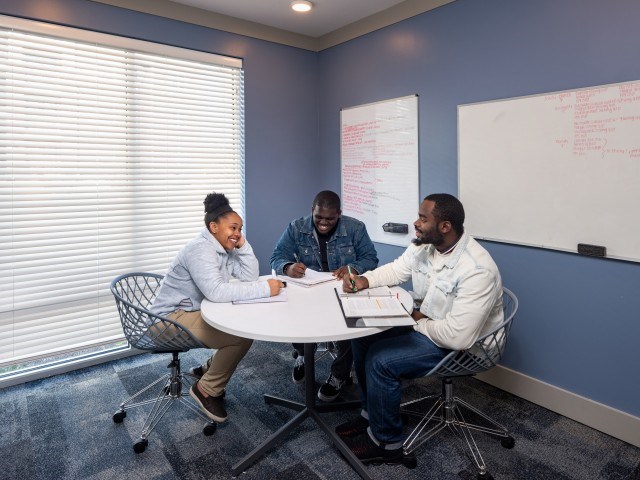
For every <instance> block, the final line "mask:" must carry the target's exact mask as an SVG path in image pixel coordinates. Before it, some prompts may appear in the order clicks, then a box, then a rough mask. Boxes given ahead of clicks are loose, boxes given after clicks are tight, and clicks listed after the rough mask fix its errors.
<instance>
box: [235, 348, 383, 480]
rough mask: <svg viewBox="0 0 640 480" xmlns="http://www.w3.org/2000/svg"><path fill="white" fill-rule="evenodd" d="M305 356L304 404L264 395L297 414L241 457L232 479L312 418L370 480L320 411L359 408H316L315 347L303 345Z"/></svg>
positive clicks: (330, 405) (355, 403)
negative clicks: (290, 432) (306, 360)
mask: <svg viewBox="0 0 640 480" xmlns="http://www.w3.org/2000/svg"><path fill="white" fill-rule="evenodd" d="M304 357H305V358H307V359H311V361H309V362H308V363H306V362H305V380H304V386H305V395H304V397H305V401H304V403H300V402H296V401H293V400H288V399H284V398H279V397H274V396H271V395H265V396H264V401H265V402H266V403H268V404H272V405H279V406H281V407H286V408H290V409H292V410H296V411H298V412H299V413H298V414H297V415H296V416H295V417H293V418H292V419H291V420H289V421H288V422H287V423H285V424H284V425H283V426H282V427H280V429H278V431H276V432H275V433H273V434H272V435H271V436H269V438H267V439H266V440H265V441H264V442H262V444H261V445H259V446H258V447H257V448H255V449H254V450H253V451H252V452H250V453H249V454H248V455H247V456H246V457H244V458H243V459H242V460H241V461H240V462H238V463H237V464H236V465H234V466H233V468H232V474H233V476H234V477H235V476H237V475H238V474H239V473H242V472H244V471H245V470H246V469H247V468H249V467H250V466H251V465H253V464H254V463H255V462H256V461H257V460H258V459H259V458H260V457H261V456H262V455H263V454H264V453H265V452H266V451H267V450H269V449H271V448H272V447H273V446H275V445H276V444H277V443H278V442H279V441H280V440H281V438H282V437H284V436H285V435H287V433H289V431H291V430H293V429H294V428H295V427H297V426H298V425H300V424H301V423H302V422H303V421H304V420H306V419H307V418H311V419H313V420H314V421H315V422H316V423H317V424H318V426H319V427H320V428H321V429H322V430H323V431H324V432H325V433H326V434H327V436H328V437H329V439H331V441H332V442H333V444H334V445H335V446H336V447H337V448H338V450H340V452H341V453H342V455H343V456H344V457H345V458H346V460H347V461H348V462H349V463H350V464H351V466H352V467H353V469H354V470H355V471H356V472H358V474H359V475H360V476H361V477H362V478H363V479H365V480H371V477H370V476H369V474H368V473H367V470H366V468H365V467H364V465H363V464H362V462H361V461H360V460H358V458H357V457H356V456H355V455H354V454H353V452H352V451H351V450H349V448H347V446H346V445H345V444H344V443H343V442H342V440H341V439H340V437H339V436H338V435H337V434H336V433H335V432H334V431H333V429H332V428H330V427H329V425H327V423H326V422H325V421H324V420H323V418H322V417H321V416H320V413H323V412H337V411H341V410H347V409H353V408H358V407H359V406H360V402H358V401H351V402H337V403H327V404H321V405H316V391H315V389H316V375H315V365H314V361H313V357H314V346H313V344H312V343H305V345H304Z"/></svg>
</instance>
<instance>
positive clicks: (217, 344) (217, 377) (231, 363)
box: [167, 310, 253, 397]
mask: <svg viewBox="0 0 640 480" xmlns="http://www.w3.org/2000/svg"><path fill="white" fill-rule="evenodd" d="M167 318H169V319H170V320H173V321H175V322H177V323H179V324H181V325H183V326H184V327H186V328H188V329H189V331H190V332H191V333H192V334H193V336H194V337H196V338H197V339H198V340H200V341H201V342H202V343H203V344H204V345H206V346H207V347H209V348H212V349H216V350H218V351H217V352H216V353H214V354H213V355H212V356H211V358H209V360H208V361H207V363H206V364H205V365H203V366H202V369H203V370H204V372H205V373H204V375H203V376H202V378H201V379H200V386H201V387H202V389H203V390H204V391H205V392H207V393H208V394H209V395H212V396H214V397H217V396H220V395H222V393H223V392H224V389H225V387H226V386H227V383H229V379H230V378H231V375H233V372H235V370H236V367H237V366H238V363H239V362H240V360H242V358H243V357H244V356H245V355H246V353H247V352H248V351H249V347H251V344H252V343H253V340H250V339H248V338H242V337H236V336H235V335H231V334H229V333H225V332H222V331H220V330H218V329H217V328H214V327H212V326H211V325H209V324H208V323H207V322H205V321H204V319H203V318H202V314H201V313H200V310H196V311H194V312H185V311H184V310H176V311H175V312H173V313H172V314H170V315H167Z"/></svg>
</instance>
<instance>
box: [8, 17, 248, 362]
mask: <svg viewBox="0 0 640 480" xmlns="http://www.w3.org/2000/svg"><path fill="white" fill-rule="evenodd" d="M13 21H18V20H17V19H11V22H13ZM11 22H9V23H11ZM18 22H19V23H20V27H21V28H15V27H7V26H6V23H7V21H6V17H5V20H3V21H2V22H0V292H1V297H0V298H2V300H1V301H0V364H7V363H15V362H17V361H21V360H23V359H26V358H32V357H35V356H48V355H51V354H53V353H55V352H59V351H62V350H73V349H79V348H85V347H86V346H88V345H92V344H97V343H104V342H108V341H112V340H115V339H118V338H121V337H122V330H121V327H120V322H119V319H118V316H117V312H116V309H115V304H114V301H113V297H112V295H111V293H110V291H109V284H110V282H111V280H112V279H113V278H114V277H115V276H117V275H119V274H121V273H124V272H131V271H151V272H157V273H164V272H165V271H166V268H167V266H168V264H169V262H170V261H171V260H172V258H173V257H174V256H175V254H176V253H177V252H178V250H179V249H180V248H181V247H182V246H183V245H184V244H185V243H187V242H188V241H189V240H190V239H191V238H193V237H194V236H195V235H196V234H197V232H198V231H199V230H200V229H201V228H203V227H204V224H203V215H204V207H203V204H202V201H203V200H204V197H205V196H206V194H207V193H209V192H211V191H217V192H222V193H225V194H226V195H227V197H228V198H229V199H230V201H231V204H232V206H233V208H234V209H236V210H237V211H238V212H240V213H241V214H243V212H244V132H243V109H244V104H243V76H242V69H241V68H240V66H241V65H240V62H239V61H238V60H235V59H226V58H225V57H219V56H215V55H208V54H202V53H200V52H189V51H183V50H181V49H176V48H172V47H169V48H168V49H167V50H170V53H171V55H166V54H162V53H158V52H162V51H163V47H162V46H158V45H154V44H148V43H146V42H137V41H130V40H126V39H124V40H123V39H121V38H117V37H111V36H108V35H102V34H88V33H86V32H82V31H77V30H74V29H66V28H61V27H55V29H56V35H55V36H54V35H48V34H46V30H47V28H50V27H48V26H46V25H45V26H44V27H43V24H36V23H35V22H26V21H18ZM3 23H4V24H3ZM32 23H33V24H34V25H35V26H34V27H33V29H31V27H32ZM27 24H28V25H27ZM12 25H13V24H12ZM25 25H26V28H29V29H31V30H32V31H28V30H27V29H25V28H23V27H24V26H25ZM43 29H44V30H45V33H42V30H43ZM59 30H60V31H62V32H63V35H65V34H66V33H68V32H71V34H69V35H65V36H66V37H67V38H63V37H62V36H60V35H59V34H58V31H59ZM78 32H80V33H79V34H78ZM74 36H75V37H83V38H84V37H90V38H95V37H99V38H100V40H101V42H100V43H96V42H93V43H91V42H87V41H86V40H78V39H77V38H72V37H74ZM111 39H115V40H114V41H113V42H110V40H111ZM102 40H106V41H102ZM110 43H111V44H110ZM122 43H131V44H132V45H133V47H134V48H123V47H122V46H121V45H119V44H122ZM113 44H118V46H113ZM147 47H149V48H147ZM182 52H184V53H185V54H184V55H182ZM177 54H179V55H180V56H178V55H177ZM181 57H182V58H181ZM193 57H195V59H194V58H193ZM209 57H210V58H213V59H214V62H212V63H211V62H208V61H203V58H204V60H208V59H209ZM220 60H221V61H220Z"/></svg>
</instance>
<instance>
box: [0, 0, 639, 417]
mask: <svg viewBox="0 0 640 480" xmlns="http://www.w3.org/2000/svg"><path fill="white" fill-rule="evenodd" d="M0 13H2V14H6V15H15V16H23V17H27V18H35V19H40V20H45V21H51V22H55V23H62V24H66V25H70V26H75V27H80V28H87V29H92V30H97V31H101V32H106V33H112V34H117V35H123V36H131V37H135V38H140V39H143V40H150V41H157V42H160V43H169V44H172V45H176V46H180V47H186V48H194V49H198V50H205V51H210V52H214V53H220V54H225V55H232V56H237V57H241V58H243V60H244V66H245V94H246V97H245V101H246V112H245V113H246V120H245V121H246V124H245V126H246V181H247V189H246V190H247V194H246V196H247V215H246V216H247V218H246V222H247V225H248V233H249V235H248V236H249V239H250V241H251V242H252V244H253V246H254V248H255V250H256V253H257V255H258V259H259V260H260V264H261V266H262V270H263V273H264V272H265V271H266V270H267V267H268V258H269V256H270V253H271V250H272V247H273V245H274V243H275V241H276V240H277V238H278V236H279V235H280V233H281V232H282V230H283V228H284V226H285V225H286V223H287V222H288V221H289V220H290V219H291V218H294V217H296V216H299V215H302V214H305V213H307V212H308V211H309V209H310V206H311V205H310V204H311V200H312V198H313V196H314V195H315V193H316V192H317V191H319V190H322V189H324V188H332V189H335V190H336V191H339V189H340V173H339V170H340V168H339V166H340V158H339V154H340V151H339V138H340V135H339V119H340V109H341V108H343V107H349V106H354V105H359V104H362V103H369V102H374V101H378V100H384V99H389V98H394V97H398V96H404V95H410V94H415V93H417V94H419V95H420V193H421V195H422V196H424V195H427V194H428V193H432V192H439V191H446V192H453V193H456V191H457V136H456V131H457V123H456V121H457V120H456V109H457V105H459V104H464V103H471V102H480V101H486V100H493V99H499V98H508V97H513V96H521V95H530V94H537V93H542V92H550V91H556V90H563V89H573V88H579V87H586V86H592V85H599V84H606V83H614V82H622V81H629V80H638V79H640V48H638V45H640V29H638V28H637V19H638V18H640V2H638V1H637V0H616V1H613V2H603V1H601V0H536V1H534V0H483V1H478V0H457V1H456V2H454V3H453V4H450V5H446V6H444V7H441V8H439V9H436V10H434V11H432V12H428V13H425V14H422V15H420V16H417V17H414V18H411V19H409V20H405V21H403V22H400V23H398V24H395V25H392V26H390V27H387V28H385V29H382V30H379V31H377V32H373V33H371V34H368V35H365V36H363V37H360V38H358V39H355V40H352V41H350V42H348V43H346V44H342V45H339V46H336V47H334V48H331V49H328V50H325V51H323V52H321V53H320V54H315V53H311V52H307V51H304V50H300V49H296V48H291V47H285V46H281V45H276V44H273V43H269V42H264V41H259V40H254V39H250V38H247V37H243V36H239V35H233V34H229V33H225V32H219V31H215V30H211V29H207V28H204V27H198V26H194V25H189V24H184V23H181V22H176V21H172V20H167V19H163V18H160V17H154V16H151V15H145V14H140V13H136V12H132V11H128V10H124V9H120V8H115V7H110V6H107V5H102V4H99V3H93V2H88V1H86V0H21V1H19V2H18V1H15V0H0ZM540 194H541V195H544V192H540ZM532 201H535V199H532ZM594 201H598V198H597V192H594ZM416 208H417V205H416ZM540 214H541V215H544V214H545V213H544V212H540ZM505 221H508V219H505ZM594 221H595V222H597V221H598V219H597V218H594ZM630 221H637V219H630ZM611 234H612V235H624V226H623V225H622V226H621V229H620V232H611ZM485 246H486V247H487V248H488V249H489V251H490V252H491V253H492V255H493V256H494V258H495V259H496V262H497V263H498V266H499V267H500V269H501V271H502V275H503V277H504V283H505V285H506V286H508V287H510V288H512V289H513V290H514V292H515V293H516V294H517V295H518V297H519V298H520V300H521V310H520V315H519V316H518V318H517V320H516V323H515V325H514V328H513V331H512V339H511V342H512V343H511V345H510V348H509V350H508V352H507V357H506V359H505V362H504V363H505V365H506V366H507V367H509V368H512V369H514V370H517V371H519V372H522V373H524V374H526V375H530V376H532V377H535V378H537V379H540V380H542V381H545V382H548V383H550V384H552V385H555V386H558V387H561V388H564V389H567V390H569V391H571V392H574V393H576V394H579V395H583V396H585V397H588V398H591V399H593V400H595V401H598V402H602V403H604V404H606V405H609V406H611V407H614V408H617V409H620V410H623V411H625V412H628V413H630V414H632V415H635V416H638V417H640V402H638V401H637V399H638V398H640V382H637V381H636V378H637V377H638V373H637V372H638V370H640V361H639V360H638V356H637V355H636V354H635V352H636V350H637V348H638V346H637V345H638V343H639V342H640V321H639V320H640V313H639V312H640V294H639V293H640V264H635V263H626V262H619V261H613V260H602V259H592V258H585V257H578V256H577V255H572V254H568V253H560V252H554V251H549V250H541V249H533V248H528V247H520V246H514V245H506V244H499V243H493V242H485ZM378 250H379V254H380V257H381V259H382V260H383V261H388V260H391V259H392V258H394V257H396V256H397V255H399V254H400V253H401V251H402V249H400V248H398V247H391V246H386V245H378Z"/></svg>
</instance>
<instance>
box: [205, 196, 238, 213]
mask: <svg viewBox="0 0 640 480" xmlns="http://www.w3.org/2000/svg"><path fill="white" fill-rule="evenodd" d="M203 203H204V211H205V212H207V213H211V212H214V211H216V210H218V209H220V207H225V206H227V207H229V208H231V206H230V205H229V199H227V197H225V195H224V193H215V192H213V193H210V194H209V195H207V198H205V199H204V202H203Z"/></svg>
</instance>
